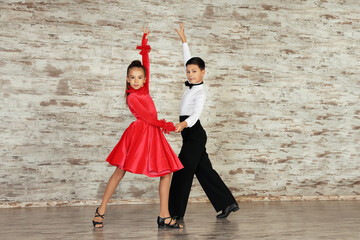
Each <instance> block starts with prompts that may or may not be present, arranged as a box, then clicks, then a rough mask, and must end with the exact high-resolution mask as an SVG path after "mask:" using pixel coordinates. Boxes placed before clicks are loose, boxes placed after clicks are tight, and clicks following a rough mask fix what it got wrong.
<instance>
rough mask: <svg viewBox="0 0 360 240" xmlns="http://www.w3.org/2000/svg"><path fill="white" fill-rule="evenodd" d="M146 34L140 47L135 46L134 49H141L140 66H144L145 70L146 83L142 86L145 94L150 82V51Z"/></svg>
mask: <svg viewBox="0 0 360 240" xmlns="http://www.w3.org/2000/svg"><path fill="white" fill-rule="evenodd" d="M146 35H147V34H146V33H144V35H143V38H142V41H141V46H137V47H136V49H141V51H140V55H142V64H143V65H144V67H145V69H146V82H145V84H144V87H145V89H146V91H147V92H149V81H150V60H149V52H150V50H151V47H150V46H149V45H147V42H148V40H147V39H146Z"/></svg>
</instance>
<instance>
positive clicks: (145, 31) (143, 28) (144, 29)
mask: <svg viewBox="0 0 360 240" xmlns="http://www.w3.org/2000/svg"><path fill="white" fill-rule="evenodd" d="M142 30H143V33H146V37H145V39H148V38H149V34H150V32H149V28H148V27H147V26H146V27H145V26H143V27H142Z"/></svg>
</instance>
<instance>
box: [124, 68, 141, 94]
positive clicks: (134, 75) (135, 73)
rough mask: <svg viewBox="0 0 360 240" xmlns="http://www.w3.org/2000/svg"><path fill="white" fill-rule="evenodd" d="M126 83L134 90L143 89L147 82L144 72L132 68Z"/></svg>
mask: <svg viewBox="0 0 360 240" xmlns="http://www.w3.org/2000/svg"><path fill="white" fill-rule="evenodd" d="M126 81H127V82H128V83H129V84H130V86H131V87H132V88H133V89H136V90H137V89H139V88H142V87H143V86H144V84H145V81H146V77H145V75H144V70H142V69H141V68H137V67H134V68H131V69H130V71H129V76H128V77H127V78H126Z"/></svg>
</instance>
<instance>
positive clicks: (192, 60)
mask: <svg viewBox="0 0 360 240" xmlns="http://www.w3.org/2000/svg"><path fill="white" fill-rule="evenodd" d="M190 64H194V65H197V66H198V67H199V68H200V70H205V62H204V60H202V59H201V58H199V57H193V58H190V59H189V60H188V61H187V62H186V66H187V65H190Z"/></svg>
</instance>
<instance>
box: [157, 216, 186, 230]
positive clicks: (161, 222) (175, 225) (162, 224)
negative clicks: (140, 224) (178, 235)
mask: <svg viewBox="0 0 360 240" xmlns="http://www.w3.org/2000/svg"><path fill="white" fill-rule="evenodd" d="M166 219H170V221H169V223H165V220H166ZM173 221H174V222H175V223H173V224H171V223H172V222H173ZM157 224H158V227H159V228H166V227H168V228H181V227H180V224H179V223H178V222H176V220H175V219H174V218H172V217H166V218H162V217H158V218H157Z"/></svg>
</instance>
